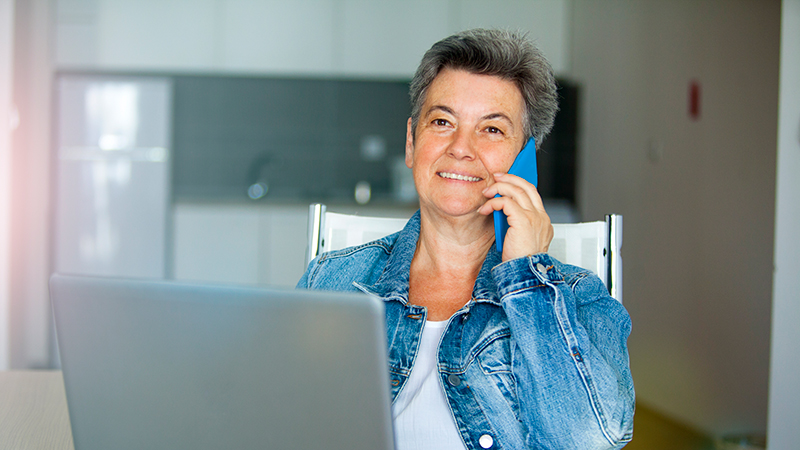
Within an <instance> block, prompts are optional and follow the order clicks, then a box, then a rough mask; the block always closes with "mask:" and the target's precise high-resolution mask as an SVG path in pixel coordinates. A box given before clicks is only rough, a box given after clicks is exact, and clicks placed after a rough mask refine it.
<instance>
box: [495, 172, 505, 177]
mask: <svg viewBox="0 0 800 450" xmlns="http://www.w3.org/2000/svg"><path fill="white" fill-rule="evenodd" d="M503 175H505V174H504V173H502V172H501V173H496V174H494V177H495V178H500V177H502V176H503Z"/></svg>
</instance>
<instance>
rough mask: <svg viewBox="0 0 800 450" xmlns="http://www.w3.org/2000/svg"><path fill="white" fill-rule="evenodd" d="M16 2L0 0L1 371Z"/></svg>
mask: <svg viewBox="0 0 800 450" xmlns="http://www.w3.org/2000/svg"><path fill="white" fill-rule="evenodd" d="M13 39H14V2H13V1H12V0H0V370H6V369H8V368H9V363H10V338H11V334H10V325H11V317H10V315H11V308H10V298H11V290H10V289H9V281H10V278H11V277H10V275H11V274H10V265H9V263H10V261H11V254H10V253H11V252H10V245H9V244H10V237H11V230H10V226H11V110H12V105H11V61H12V58H13V56H12V53H13V48H14V47H13Z"/></svg>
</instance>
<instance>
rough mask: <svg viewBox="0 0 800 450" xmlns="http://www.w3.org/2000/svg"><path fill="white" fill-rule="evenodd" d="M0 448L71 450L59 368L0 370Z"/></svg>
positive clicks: (70, 437) (72, 449)
mask: <svg viewBox="0 0 800 450" xmlns="http://www.w3.org/2000/svg"><path fill="white" fill-rule="evenodd" d="M0 448H2V449H14V450H40V449H48V450H49V449H52V450H74V447H73V445H72V430H71V429H70V424H69V412H68V410H67V397H66V394H65V393H64V379H63V377H62V375H61V371H53V370H48V371H8V372H0Z"/></svg>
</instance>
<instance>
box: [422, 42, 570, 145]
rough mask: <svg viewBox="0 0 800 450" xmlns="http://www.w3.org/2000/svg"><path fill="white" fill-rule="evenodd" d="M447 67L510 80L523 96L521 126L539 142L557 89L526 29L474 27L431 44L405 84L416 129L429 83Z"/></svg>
mask: <svg viewBox="0 0 800 450" xmlns="http://www.w3.org/2000/svg"><path fill="white" fill-rule="evenodd" d="M446 68H449V69H459V70H465V71H467V72H470V73H474V74H479V75H494V76H497V77H500V78H502V79H504V80H509V81H513V82H514V83H515V84H516V85H517V88H519V91H520V93H521V94H522V98H523V100H524V102H525V111H524V115H523V121H524V125H523V131H524V133H525V137H526V141H527V139H528V138H530V137H532V136H533V137H535V138H536V148H537V149H538V148H539V147H540V146H541V145H542V141H543V140H544V138H545V136H547V134H548V133H549V132H550V129H551V128H552V127H553V120H555V117H556V113H557V112H558V94H557V93H556V82H555V77H554V75H553V68H552V67H550V63H548V62H547V60H546V59H545V57H544V55H543V54H542V52H541V51H539V49H537V48H536V47H535V46H534V45H533V44H532V43H531V42H530V41H529V40H528V39H527V36H526V35H525V34H523V33H518V32H517V33H515V32H510V31H503V30H485V29H480V28H478V29H474V30H467V31H462V32H460V33H457V34H454V35H452V36H450V37H447V38H444V39H442V40H441V41H439V42H437V43H435V44H433V46H432V47H431V48H430V50H428V51H427V52H425V55H424V56H423V57H422V61H421V62H420V63H419V67H418V68H417V72H416V73H415V74H414V78H413V79H412V80H411V86H410V88H409V94H410V96H411V126H412V130H413V131H414V132H416V129H417V123H418V121H419V116H420V113H421V110H422V105H423V103H425V96H426V94H427V91H428V87H430V85H431V83H432V82H433V80H434V78H436V76H437V75H438V74H439V72H441V71H442V69H446Z"/></svg>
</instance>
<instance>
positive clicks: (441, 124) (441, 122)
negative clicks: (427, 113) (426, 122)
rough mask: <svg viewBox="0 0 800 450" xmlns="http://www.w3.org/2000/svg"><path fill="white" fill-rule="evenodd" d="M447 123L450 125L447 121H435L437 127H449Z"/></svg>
mask: <svg viewBox="0 0 800 450" xmlns="http://www.w3.org/2000/svg"><path fill="white" fill-rule="evenodd" d="M447 123H448V122H447V120H445V119H433V124H434V125H437V126H440V127H444V126H446V125H447Z"/></svg>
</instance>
